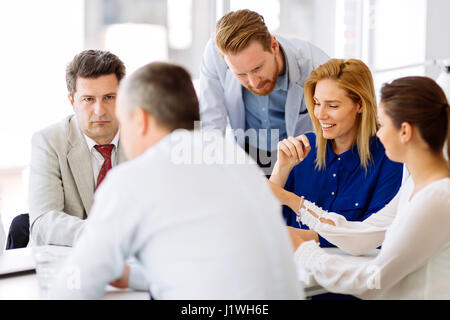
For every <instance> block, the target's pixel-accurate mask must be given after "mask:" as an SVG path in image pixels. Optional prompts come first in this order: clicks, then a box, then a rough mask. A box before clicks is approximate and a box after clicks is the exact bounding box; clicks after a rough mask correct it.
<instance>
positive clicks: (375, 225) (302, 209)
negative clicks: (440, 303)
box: [272, 77, 450, 299]
mask: <svg viewBox="0 0 450 320" xmlns="http://www.w3.org/2000/svg"><path fill="white" fill-rule="evenodd" d="M449 109H450V108H449V105H448V101H447V99H446V97H445V94H444V92H443V91H442V89H441V88H440V87H439V86H438V85H437V84H436V83H435V82H434V81H433V80H432V79H430V78H426V77H406V78H401V79H397V80H394V81H393V82H392V83H390V84H385V85H384V86H383V88H382V89H381V102H380V105H379V108H378V119H379V122H380V129H379V130H378V132H377V135H378V137H379V138H380V140H381V142H382V143H383V145H384V147H385V149H386V155H387V156H388V157H389V158H390V159H391V160H393V161H398V162H403V163H405V165H406V166H407V167H408V170H409V172H410V173H411V176H410V177H409V179H408V180H407V181H406V182H405V184H404V185H403V186H402V187H401V189H400V191H399V192H398V194H397V195H396V196H395V198H394V199H393V200H392V201H391V202H390V203H389V204H388V205H387V206H386V207H384V208H383V209H382V210H380V211H379V212H378V213H377V214H374V215H372V216H370V217H369V218H367V219H366V220H364V221H362V222H350V221H347V220H345V218H344V217H343V216H342V215H339V214H335V213H332V212H325V211H323V210H321V209H320V208H318V207H317V206H315V205H314V204H313V203H310V202H309V201H307V200H304V199H303V198H299V197H298V196H296V195H295V194H292V193H289V192H287V191H285V190H282V189H278V190H277V189H276V188H274V186H272V187H273V189H274V190H275V191H276V193H277V197H278V198H279V199H280V200H281V201H282V202H283V203H284V204H286V205H289V206H290V207H291V208H292V209H293V210H294V211H295V212H298V216H299V220H300V221H301V222H302V223H304V224H307V225H308V226H309V227H310V229H312V230H314V231H309V230H299V229H295V228H289V232H290V235H291V239H292V242H293V244H294V248H295V249H294V250H295V260H296V263H297V264H298V266H299V267H301V268H304V269H306V270H307V271H310V272H312V274H313V275H314V277H315V279H316V281H317V282H318V283H319V284H320V285H322V286H323V287H325V288H326V289H327V290H329V291H331V292H337V293H346V294H352V295H355V296H357V297H360V298H363V299H450V165H449V161H448V160H446V159H445V157H444V154H443V152H442V149H443V147H444V144H445V142H447V150H446V153H447V155H450V128H449V127H450V110H449ZM306 232H309V233H306ZM311 232H317V233H318V234H320V235H321V236H322V237H324V238H326V239H327V240H328V241H329V242H331V243H333V244H335V245H336V246H338V247H340V248H341V249H343V250H345V251H347V252H350V253H351V254H354V255H359V254H363V253H365V252H367V251H370V250H372V249H375V248H377V247H378V246H380V245H382V248H381V250H380V252H379V254H378V255H377V256H376V257H375V258H374V259H372V260H370V261H361V262H359V263H355V262H354V261H352V262H350V261H349V260H348V259H346V258H345V257H344V256H338V255H331V254H327V253H326V252H325V251H324V250H323V249H322V248H320V247H319V246H318V244H317V243H316V241H314V240H311V239H314V237H311Z"/></svg>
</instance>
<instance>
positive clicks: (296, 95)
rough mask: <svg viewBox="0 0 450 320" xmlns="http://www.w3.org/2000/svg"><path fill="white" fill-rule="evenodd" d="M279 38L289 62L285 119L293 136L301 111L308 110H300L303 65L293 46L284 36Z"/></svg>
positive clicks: (289, 133) (288, 133)
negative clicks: (299, 61)
mask: <svg viewBox="0 0 450 320" xmlns="http://www.w3.org/2000/svg"><path fill="white" fill-rule="evenodd" d="M277 40H278V41H279V42H280V44H281V46H282V47H283V50H284V53H285V55H286V60H287V61H286V63H288V64H289V89H288V93H287V97H286V106H285V121H286V132H287V135H288V136H291V135H294V134H295V133H294V131H295V126H296V124H297V121H298V115H299V113H304V112H307V111H306V110H300V108H301V106H302V102H303V90H304V88H303V86H302V85H301V83H302V81H301V80H302V79H301V76H302V75H301V74H300V68H301V66H299V63H298V57H297V56H296V54H295V52H293V51H292V50H291V47H290V46H289V45H288V44H287V43H285V42H284V40H283V39H282V38H280V37H277Z"/></svg>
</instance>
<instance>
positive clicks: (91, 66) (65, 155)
mask: <svg viewBox="0 0 450 320" xmlns="http://www.w3.org/2000/svg"><path fill="white" fill-rule="evenodd" d="M124 76H125V66H124V64H123V62H122V61H121V60H120V59H119V58H118V57H117V56H115V55H114V54H112V53H110V52H107V51H100V50H85V51H83V52H81V53H79V54H78V55H76V56H75V57H74V59H73V60H72V61H71V62H70V63H69V64H68V66H67V69H66V83H67V89H68V91H69V94H68V98H69V101H70V103H71V104H72V106H73V110H74V113H75V114H74V115H70V116H68V117H67V118H65V119H64V120H63V121H61V122H59V123H56V124H54V125H51V126H49V127H48V128H45V129H43V130H41V131H39V132H37V133H35V134H34V136H33V138H32V152H31V165H30V182H29V209H30V241H31V244H33V245H45V244H53V245H64V246H73V245H74V243H75V242H76V240H77V239H78V237H79V236H80V234H81V232H82V230H83V228H84V226H85V222H86V221H85V219H86V218H87V217H88V216H89V212H90V209H91V206H92V201H93V197H94V192H95V189H96V188H97V187H98V186H99V185H100V183H101V182H102V181H103V178H104V177H105V175H106V173H107V171H108V170H109V169H110V168H111V166H114V165H116V164H119V163H121V162H123V161H125V156H124V153H123V151H122V148H121V145H120V143H119V125H118V122H117V119H116V117H115V104H116V95H117V90H118V87H119V83H120V80H121V79H122V78H123V77H124Z"/></svg>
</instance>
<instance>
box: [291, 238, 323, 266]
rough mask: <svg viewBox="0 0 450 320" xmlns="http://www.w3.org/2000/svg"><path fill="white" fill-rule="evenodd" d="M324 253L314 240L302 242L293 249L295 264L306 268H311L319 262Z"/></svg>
mask: <svg viewBox="0 0 450 320" xmlns="http://www.w3.org/2000/svg"><path fill="white" fill-rule="evenodd" d="M324 255H326V252H325V250H323V249H322V248H320V247H319V245H318V244H317V242H316V241H314V240H310V241H305V242H303V243H302V244H301V245H300V246H299V247H298V248H297V250H296V251H295V254H294V258H295V262H296V263H297V265H299V266H301V267H303V268H304V269H306V270H308V271H309V270H312V269H313V268H314V267H315V265H316V264H317V263H318V262H319V259H320V257H322V256H324Z"/></svg>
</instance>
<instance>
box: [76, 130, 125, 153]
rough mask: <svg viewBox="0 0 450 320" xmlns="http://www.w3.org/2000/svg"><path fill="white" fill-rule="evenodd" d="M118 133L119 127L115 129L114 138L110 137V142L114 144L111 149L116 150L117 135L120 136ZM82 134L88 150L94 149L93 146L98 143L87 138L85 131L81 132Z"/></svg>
mask: <svg viewBox="0 0 450 320" xmlns="http://www.w3.org/2000/svg"><path fill="white" fill-rule="evenodd" d="M119 133H120V129H119V130H117V133H116V135H115V136H114V139H112V141H111V142H110V144H113V145H114V149H113V150H117V145H118V144H119V136H120V134H119ZM83 136H84V139H85V140H86V143H87V145H88V149H89V151H90V152H92V150H93V149H94V150H95V148H94V146H96V145H98V143H97V142H95V141H94V140H93V139H91V138H89V137H88V136H87V135H86V134H85V133H83ZM95 151H97V150H95Z"/></svg>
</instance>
